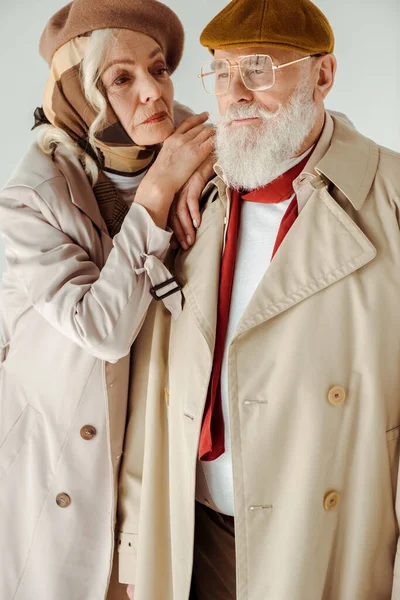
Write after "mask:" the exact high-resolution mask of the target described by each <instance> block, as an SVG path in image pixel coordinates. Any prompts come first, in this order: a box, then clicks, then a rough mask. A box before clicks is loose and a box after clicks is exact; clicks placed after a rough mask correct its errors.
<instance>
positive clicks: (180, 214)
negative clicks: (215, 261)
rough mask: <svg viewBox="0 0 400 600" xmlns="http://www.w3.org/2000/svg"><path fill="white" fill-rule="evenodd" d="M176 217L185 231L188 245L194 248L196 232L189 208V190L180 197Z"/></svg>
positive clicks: (184, 191)
mask: <svg viewBox="0 0 400 600" xmlns="http://www.w3.org/2000/svg"><path fill="white" fill-rule="evenodd" d="M185 188H186V186H185ZM176 216H177V218H178V220H179V223H180V225H181V227H182V229H183V231H184V234H185V241H186V243H187V245H188V246H192V245H193V244H194V241H195V238H196V231H195V228H194V226H193V221H192V217H191V215H190V212H189V207H188V188H186V189H185V190H182V192H181V194H180V195H179V196H178V201H177V204H176Z"/></svg>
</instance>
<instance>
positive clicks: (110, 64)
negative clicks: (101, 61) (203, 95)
mask: <svg viewBox="0 0 400 600" xmlns="http://www.w3.org/2000/svg"><path fill="white" fill-rule="evenodd" d="M101 81H102V84H103V86H104V88H105V90H106V93H107V97H108V100H109V102H110V104H111V106H112V108H113V109H114V112H115V114H116V115H117V117H118V119H119V121H120V123H121V124H122V126H123V127H124V129H125V131H126V132H127V133H128V135H129V136H130V137H131V139H132V140H133V141H134V142H135V143H136V144H138V145H139V146H152V145H153V144H159V143H161V142H163V141H164V140H165V139H166V138H167V137H169V136H170V135H171V133H172V132H173V131H174V129H175V127H174V120H173V99H174V89H173V86H172V81H171V79H170V76H169V71H168V68H167V63H166V61H165V56H164V54H163V51H162V50H161V48H160V46H159V45H158V43H157V42H156V41H155V40H153V38H151V37H149V36H147V35H145V34H143V33H139V32H137V31H131V30H128V29H122V30H121V31H120V32H119V33H118V38H117V42H116V43H115V44H114V45H113V47H112V48H111V49H110V51H109V52H108V53H107V61H106V64H105V68H104V70H103V73H102V76H101Z"/></svg>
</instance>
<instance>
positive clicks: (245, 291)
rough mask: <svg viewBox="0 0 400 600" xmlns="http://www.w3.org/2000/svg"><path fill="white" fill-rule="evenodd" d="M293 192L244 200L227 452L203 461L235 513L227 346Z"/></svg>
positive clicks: (224, 384)
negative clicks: (269, 200) (272, 200)
mask: <svg viewBox="0 0 400 600" xmlns="http://www.w3.org/2000/svg"><path fill="white" fill-rule="evenodd" d="M311 150H312V148H311V149H309V150H307V152H305V153H304V154H303V155H302V156H300V157H298V158H296V159H293V160H291V161H287V162H285V164H284V165H282V169H283V170H282V171H281V172H282V173H286V171H288V170H289V169H291V168H292V167H294V166H295V165H297V164H298V163H300V162H301V161H302V160H303V159H304V158H305V157H306V156H307V154H309V153H310V152H311ZM294 196H295V194H294V193H293V194H292V196H291V197H290V198H288V199H287V200H285V201H283V202H279V203H278V204H260V203H258V202H247V201H244V202H243V204H242V209H241V211H242V212H241V220H240V229H239V236H238V248H237V255H236V265H235V275H234V280H233V288H232V297H231V306H230V312H229V322H228V330H227V335H226V340H225V352H224V357H223V362H222V371H221V396H222V412H223V416H224V425H225V453H224V454H223V455H222V456H220V457H219V458H217V459H216V460H213V461H211V462H202V463H200V464H201V467H200V468H202V469H203V474H204V477H205V480H206V482H207V486H208V490H209V492H210V495H211V498H212V501H213V503H214V505H215V506H216V507H217V509H218V510H219V511H220V512H221V513H224V514H226V515H232V516H234V514H235V513H234V503H233V498H234V494H233V471H232V454H231V439H230V423H229V399H228V378H227V358H228V347H229V344H230V341H231V339H232V337H233V335H234V333H235V331H236V329H237V326H238V324H239V321H240V319H241V317H242V315H243V313H244V312H245V310H246V308H247V306H248V304H249V302H250V300H251V298H252V297H253V295H254V292H255V291H256V289H257V287H258V285H259V283H260V281H261V279H262V278H263V276H264V274H265V272H266V270H267V269H268V266H269V264H270V262H271V257H272V252H273V249H274V246H275V242H276V237H277V235H278V231H279V227H280V224H281V221H282V218H283V216H284V214H285V212H286V210H287V208H288V206H289V204H290V202H291V200H292V199H293V198H294ZM197 499H198V500H200V501H201V500H202V499H201V498H197Z"/></svg>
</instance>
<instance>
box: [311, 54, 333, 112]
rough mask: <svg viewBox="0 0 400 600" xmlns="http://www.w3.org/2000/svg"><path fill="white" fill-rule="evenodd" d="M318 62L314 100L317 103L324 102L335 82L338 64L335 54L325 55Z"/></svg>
mask: <svg viewBox="0 0 400 600" xmlns="http://www.w3.org/2000/svg"><path fill="white" fill-rule="evenodd" d="M317 60H318V62H317V65H316V69H317V74H316V78H317V79H316V83H315V89H314V100H315V102H323V101H324V100H325V98H326V96H327V95H328V94H329V92H330V91H331V89H332V87H333V84H334V82H335V74H336V67H337V62H336V58H335V57H334V56H333V54H325V56H323V57H321V58H318V59H317Z"/></svg>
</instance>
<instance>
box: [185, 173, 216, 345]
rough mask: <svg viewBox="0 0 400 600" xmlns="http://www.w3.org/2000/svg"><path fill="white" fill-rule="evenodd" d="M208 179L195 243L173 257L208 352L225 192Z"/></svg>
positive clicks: (211, 342) (213, 322) (213, 323)
mask: <svg viewBox="0 0 400 600" xmlns="http://www.w3.org/2000/svg"><path fill="white" fill-rule="evenodd" d="M215 185H216V184H215V183H213V182H211V183H210V184H209V185H208V186H207V188H206V189H205V191H204V194H203V197H205V196H207V195H208V194H209V192H210V190H211V192H210V194H209V198H208V200H207V204H206V207H205V210H204V211H203V214H202V222H201V225H200V227H199V229H198V231H197V237H196V243H195V244H194V246H192V247H191V248H190V250H188V251H187V252H184V251H182V250H181V251H180V252H179V253H178V255H177V258H176V260H175V274H176V276H177V277H178V279H179V280H180V281H181V282H182V284H183V290H182V292H183V295H184V298H185V302H187V304H188V306H189V308H190V311H191V313H192V316H193V318H194V320H195V322H196V325H197V327H198V328H199V330H200V332H201V333H202V335H203V336H204V338H205V340H206V342H207V344H208V347H209V349H210V352H211V353H213V352H214V345H215V330H216V322H217V308H218V290H219V275H220V266H221V256H222V246H223V237H224V224H225V213H226V201H227V200H226V195H225V194H220V195H219V194H218V190H217V188H216V187H215Z"/></svg>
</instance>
